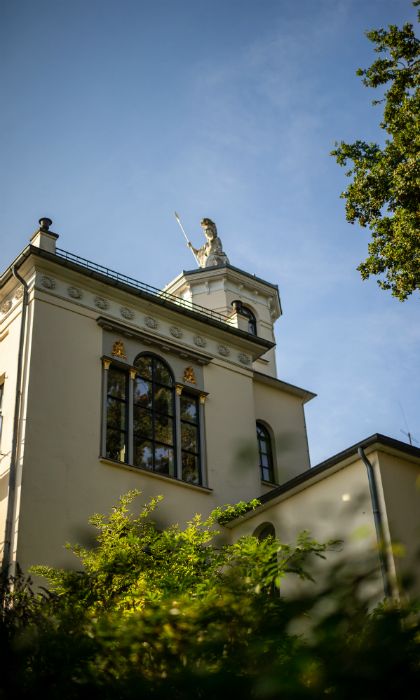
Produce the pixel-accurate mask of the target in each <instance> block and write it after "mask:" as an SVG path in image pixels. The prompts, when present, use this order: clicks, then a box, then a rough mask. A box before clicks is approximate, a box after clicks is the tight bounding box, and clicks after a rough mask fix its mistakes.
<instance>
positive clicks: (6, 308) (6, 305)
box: [0, 299, 12, 314]
mask: <svg viewBox="0 0 420 700" xmlns="http://www.w3.org/2000/svg"><path fill="white" fill-rule="evenodd" d="M11 308H12V300H11V299H7V300H6V301H4V302H3V303H2V305H1V307H0V309H1V311H2V312H3V313H4V314H7V312H8V311H10V309H11Z"/></svg>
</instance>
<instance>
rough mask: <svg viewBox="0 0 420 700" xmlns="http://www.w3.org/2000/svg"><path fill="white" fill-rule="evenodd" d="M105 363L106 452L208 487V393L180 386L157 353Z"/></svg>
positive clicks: (103, 445) (103, 446)
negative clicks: (206, 470) (127, 361)
mask: <svg viewBox="0 0 420 700" xmlns="http://www.w3.org/2000/svg"><path fill="white" fill-rule="evenodd" d="M102 367H103V370H102V371H103V395H102V401H103V414H102V416H103V417H102V437H101V454H102V455H103V456H104V457H105V458H108V459H112V460H113V461H115V462H123V463H125V464H129V465H130V466H133V467H139V468H142V469H148V470H150V471H153V472H157V473H159V474H165V475H166V476H171V477H174V478H176V479H179V480H181V481H185V482H188V483H190V484H197V485H203V484H204V485H205V484H206V481H205V449H204V440H205V438H204V398H205V395H206V394H204V392H201V391H199V390H196V389H195V388H193V387H185V386H184V385H182V384H175V378H174V375H173V373H172V370H171V368H170V367H169V365H168V364H167V363H166V362H165V360H164V359H163V358H161V357H159V356H158V355H155V354H154V353H150V352H144V353H141V354H140V355H137V357H136V359H135V360H134V363H133V365H131V366H127V365H125V364H124V363H122V362H121V361H119V360H118V359H117V360H115V361H112V360H110V359H109V358H107V357H104V358H102ZM0 379H1V378H0ZM0 387H1V384H0Z"/></svg>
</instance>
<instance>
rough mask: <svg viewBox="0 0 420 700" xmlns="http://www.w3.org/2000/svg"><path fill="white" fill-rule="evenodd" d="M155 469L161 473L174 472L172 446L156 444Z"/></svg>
mask: <svg viewBox="0 0 420 700" xmlns="http://www.w3.org/2000/svg"><path fill="white" fill-rule="evenodd" d="M155 471H156V472H160V473H161V474H174V451H173V449H172V447H164V446H163V445H156V447H155Z"/></svg>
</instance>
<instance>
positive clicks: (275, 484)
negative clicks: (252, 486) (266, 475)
mask: <svg viewBox="0 0 420 700" xmlns="http://www.w3.org/2000/svg"><path fill="white" fill-rule="evenodd" d="M261 483H262V485H263V486H271V488H272V489H274V488H276V487H277V486H279V484H277V483H276V482H275V481H265V480H264V479H261Z"/></svg>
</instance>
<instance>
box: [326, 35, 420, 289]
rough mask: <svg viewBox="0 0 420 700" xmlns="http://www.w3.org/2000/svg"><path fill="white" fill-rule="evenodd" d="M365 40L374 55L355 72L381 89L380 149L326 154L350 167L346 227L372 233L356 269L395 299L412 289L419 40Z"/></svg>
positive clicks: (417, 256) (416, 263) (419, 148)
mask: <svg viewBox="0 0 420 700" xmlns="http://www.w3.org/2000/svg"><path fill="white" fill-rule="evenodd" d="M367 37H368V39H370V41H372V42H373V43H374V44H375V51H376V52H377V53H380V54H381V57H380V58H378V59H377V60H376V61H374V63H373V64H372V65H371V66H370V67H369V68H367V69H359V70H358V71H357V73H358V75H360V76H362V78H363V83H364V85H366V86H367V87H371V88H380V87H382V86H385V90H384V96H383V98H382V99H378V100H375V101H374V104H383V106H384V113H383V120H382V122H381V124H380V126H381V128H382V129H383V130H384V131H385V132H386V139H385V143H384V145H383V146H382V147H380V146H379V145H377V144H372V143H371V144H368V143H365V142H364V141H356V142H355V143H353V144H347V143H344V142H341V143H340V144H336V148H335V149H334V150H333V151H332V155H333V156H335V158H336V160H337V163H338V164H339V165H342V166H347V164H348V163H351V164H352V167H351V168H350V169H349V170H347V172H346V175H347V176H348V177H350V178H352V183H351V184H350V185H349V186H348V187H347V189H346V190H345V191H344V192H343V193H342V195H341V196H342V197H343V198H344V199H345V200H346V218H347V221H349V222H350V223H352V224H353V223H355V222H358V223H359V224H360V225H361V226H362V227H368V228H369V229H370V231H371V232H372V239H371V242H370V243H369V245H368V252H369V255H368V257H367V259H366V260H365V261H364V262H362V263H361V264H360V265H359V267H358V270H359V271H360V273H361V276H362V278H363V279H366V278H368V277H369V276H370V275H375V276H376V277H377V278H378V284H379V285H380V287H382V288H383V289H390V290H391V291H392V294H393V295H394V296H396V297H397V298H398V299H400V300H401V301H403V300H405V299H407V297H408V296H409V295H410V294H411V293H412V292H414V291H415V290H418V289H419V288H420V204H419V202H420V159H419V152H420V119H419V115H420V41H419V40H418V39H417V37H416V36H415V34H414V30H413V26H412V25H411V24H405V25H404V26H403V27H402V28H401V29H399V28H398V27H396V26H395V25H391V26H389V27H388V29H387V30H385V29H379V30H374V31H371V32H368V33H367Z"/></svg>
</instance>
